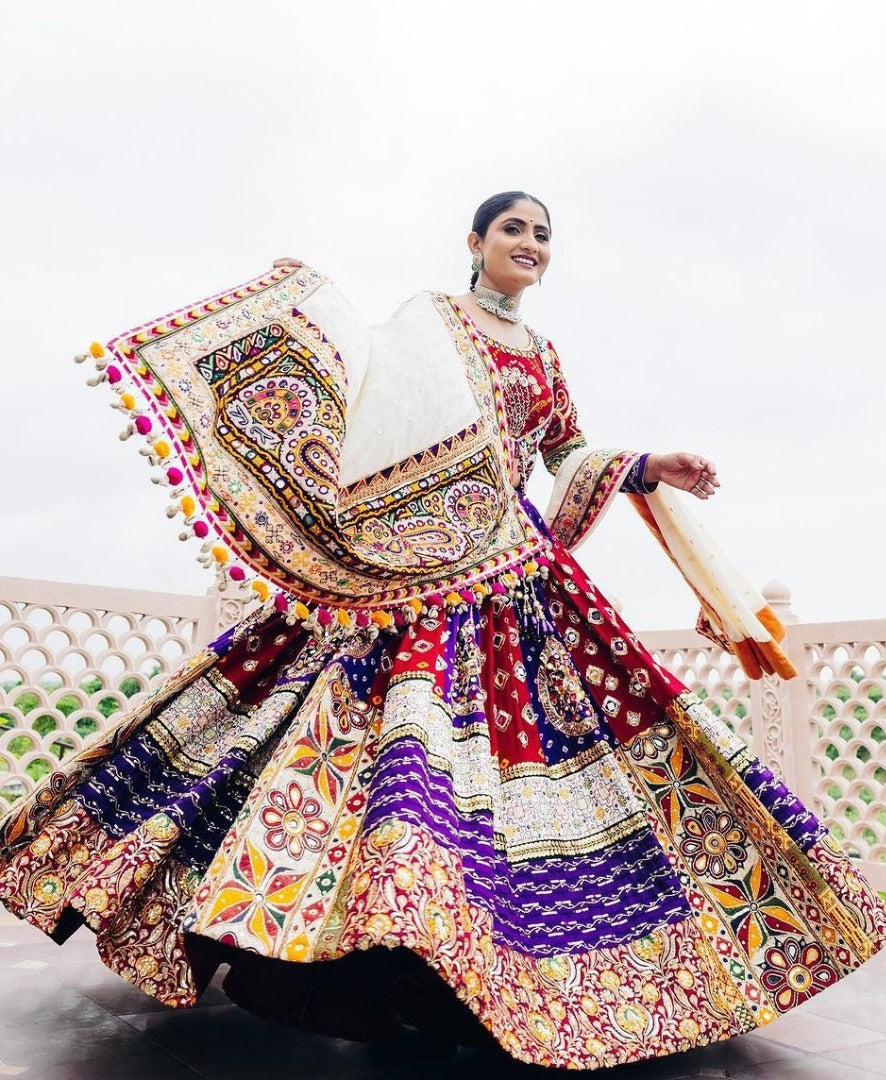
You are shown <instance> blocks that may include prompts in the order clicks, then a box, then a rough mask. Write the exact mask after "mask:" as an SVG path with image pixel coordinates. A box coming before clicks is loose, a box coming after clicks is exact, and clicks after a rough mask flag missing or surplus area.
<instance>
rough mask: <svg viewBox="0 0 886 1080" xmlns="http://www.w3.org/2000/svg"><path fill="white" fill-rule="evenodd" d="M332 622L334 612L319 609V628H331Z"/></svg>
mask: <svg viewBox="0 0 886 1080" xmlns="http://www.w3.org/2000/svg"><path fill="white" fill-rule="evenodd" d="M331 622H332V612H331V611H327V610H326V608H317V623H318V625H319V626H329V624H330V623H331Z"/></svg>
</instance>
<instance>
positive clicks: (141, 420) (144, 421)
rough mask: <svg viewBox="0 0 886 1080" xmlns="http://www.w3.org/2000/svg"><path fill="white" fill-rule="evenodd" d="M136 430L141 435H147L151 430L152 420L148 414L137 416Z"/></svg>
mask: <svg viewBox="0 0 886 1080" xmlns="http://www.w3.org/2000/svg"><path fill="white" fill-rule="evenodd" d="M135 430H136V431H137V432H138V433H139V435H147V434H148V432H149V431H150V430H151V421H150V419H149V418H148V417H147V416H137V417H136V418H135Z"/></svg>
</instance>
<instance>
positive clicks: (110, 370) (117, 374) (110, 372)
mask: <svg viewBox="0 0 886 1080" xmlns="http://www.w3.org/2000/svg"><path fill="white" fill-rule="evenodd" d="M105 375H107V377H108V382H109V383H118V382H120V380H121V379H122V378H123V372H122V371H121V370H120V368H118V367H116V366H115V365H114V364H108V366H107V367H106V368H105Z"/></svg>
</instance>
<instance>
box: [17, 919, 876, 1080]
mask: <svg viewBox="0 0 886 1080" xmlns="http://www.w3.org/2000/svg"><path fill="white" fill-rule="evenodd" d="M223 974H224V969H223V970H222V971H221V972H220V973H219V976H218V980H219V981H220V979H221V978H222V977H223ZM558 1075H564V1076H565V1075H569V1076H575V1075H587V1076H589V1077H590V1076H593V1077H594V1078H595V1080H642V1078H647V1077H648V1078H649V1080H676V1078H678V1077H694V1076H697V1077H701V1078H704V1077H723V1076H728V1077H734V1078H747V1080H750V1078H751V1077H759V1078H761V1080H764V1078H765V1080H788V1078H796V1080H816V1078H818V1077H821V1078H826V1080H862V1078H865V1077H870V1078H873V1077H886V955H883V954H881V955H880V956H877V957H874V959H873V960H871V961H870V962H869V963H868V964H866V965H865V967H864V968H862V969H861V970H860V971H858V972H856V973H855V974H854V975H852V976H850V977H849V978H847V979H844V980H843V982H841V983H840V984H839V985H838V986H836V987H834V988H833V989H832V990H829V991H827V992H826V993H824V994H822V995H819V996H818V997H817V998H815V999H814V1000H813V1001H810V1002H809V1003H808V1004H807V1005H805V1006H803V1007H802V1008H800V1009H797V1010H795V1012H793V1013H792V1014H790V1015H789V1016H786V1017H785V1018H784V1019H782V1020H779V1021H777V1022H776V1023H774V1024H771V1025H770V1026H769V1027H767V1028H764V1029H762V1030H761V1031H760V1032H755V1033H754V1034H752V1035H744V1036H742V1037H741V1038H739V1039H733V1040H731V1041H730V1042H726V1043H719V1044H717V1045H715V1046H711V1047H704V1048H702V1049H699V1050H694V1051H692V1052H691V1053H688V1054H678V1055H675V1056H673V1057H668V1058H660V1059H658V1060H655V1061H652V1062H649V1063H643V1064H640V1065H632V1066H625V1067H623V1068H621V1069H616V1070H607V1071H605V1072H595V1073H588V1074H576V1073H568V1074H565V1073H559V1072H557V1071H554V1070H548V1069H536V1068H532V1067H530V1066H526V1065H519V1064H518V1063H516V1062H512V1061H511V1060H510V1059H509V1058H507V1057H506V1056H504V1055H503V1054H502V1055H501V1056H497V1055H494V1054H490V1053H488V1052H480V1051H471V1050H466V1049H460V1050H458V1051H457V1052H453V1050H452V1049H451V1048H449V1047H443V1046H440V1045H439V1044H435V1043H434V1042H433V1041H431V1040H428V1039H426V1038H424V1037H422V1036H420V1035H419V1034H418V1033H416V1032H410V1031H407V1030H404V1032H403V1034H402V1036H401V1037H400V1038H398V1039H396V1040H395V1041H392V1042H390V1043H383V1044H372V1045H363V1044H360V1043H352V1042H345V1041H343V1040H338V1039H326V1038H320V1037H317V1036H308V1035H300V1034H298V1033H297V1032H294V1031H292V1030H291V1029H288V1028H282V1027H278V1026H275V1025H272V1024H268V1023H265V1022H264V1021H261V1020H257V1019H255V1018H254V1017H253V1016H251V1015H250V1014H249V1013H246V1012H244V1011H243V1010H242V1009H239V1008H237V1006H235V1005H232V1004H231V1003H230V1002H229V1001H228V999H227V998H226V997H225V996H224V994H223V993H222V992H221V991H220V990H219V989H218V988H217V987H216V986H211V987H210V988H209V989H208V990H207V991H206V992H205V994H204V995H203V996H202V997H201V999H200V1001H199V1003H198V1005H197V1006H196V1007H195V1008H193V1009H186V1010H172V1009H168V1008H166V1007H165V1006H163V1005H160V1004H158V1003H157V1002H156V1001H155V1000H154V999H153V998H151V997H149V996H148V995H146V994H144V993H142V992H141V991H140V990H136V989H134V988H133V987H131V986H130V985H129V984H128V983H126V982H124V980H123V979H121V978H119V977H118V976H117V975H114V974H113V973H112V972H110V971H109V970H108V969H107V968H106V967H105V966H104V965H103V964H102V963H101V961H100V960H99V958H98V955H97V953H96V951H95V938H94V936H93V934H92V933H91V931H89V930H88V929H87V928H86V927H81V928H80V930H78V931H77V933H76V934H74V936H73V937H72V938H70V939H69V940H68V941H67V942H65V944H64V945H63V946H61V947H59V946H58V945H56V944H55V943H54V942H53V941H50V940H49V939H48V938H46V937H45V936H44V935H43V934H42V933H40V931H38V930H35V929H34V928H33V927H31V926H28V925H27V924H25V923H22V922H20V921H19V920H17V919H15V918H13V917H12V916H11V915H9V914H8V913H7V912H5V911H3V909H2V907H0V1078H3V1077H21V1078H22V1080H186V1078H190V1080H197V1078H200V1077H203V1078H204V1080H229V1078H230V1080H265V1078H271V1077H273V1078H274V1080H288V1078H290V1077H291V1078H293V1080H413V1078H415V1080H450V1078H452V1080H496V1078H498V1077H503V1078H514V1080H520V1078H523V1080H543V1078H547V1080H549V1078H550V1077H552V1076H558Z"/></svg>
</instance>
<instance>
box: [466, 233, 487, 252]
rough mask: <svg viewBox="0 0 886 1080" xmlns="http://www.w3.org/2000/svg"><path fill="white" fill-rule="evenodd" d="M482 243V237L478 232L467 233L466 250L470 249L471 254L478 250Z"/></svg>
mask: <svg viewBox="0 0 886 1080" xmlns="http://www.w3.org/2000/svg"><path fill="white" fill-rule="evenodd" d="M482 243H483V237H482V236H481V235H480V234H479V233H476V232H471V233H468V251H470V253H471V254H472V255H476V254H477V252H478V251H479V250H480V246H481V245H482Z"/></svg>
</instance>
